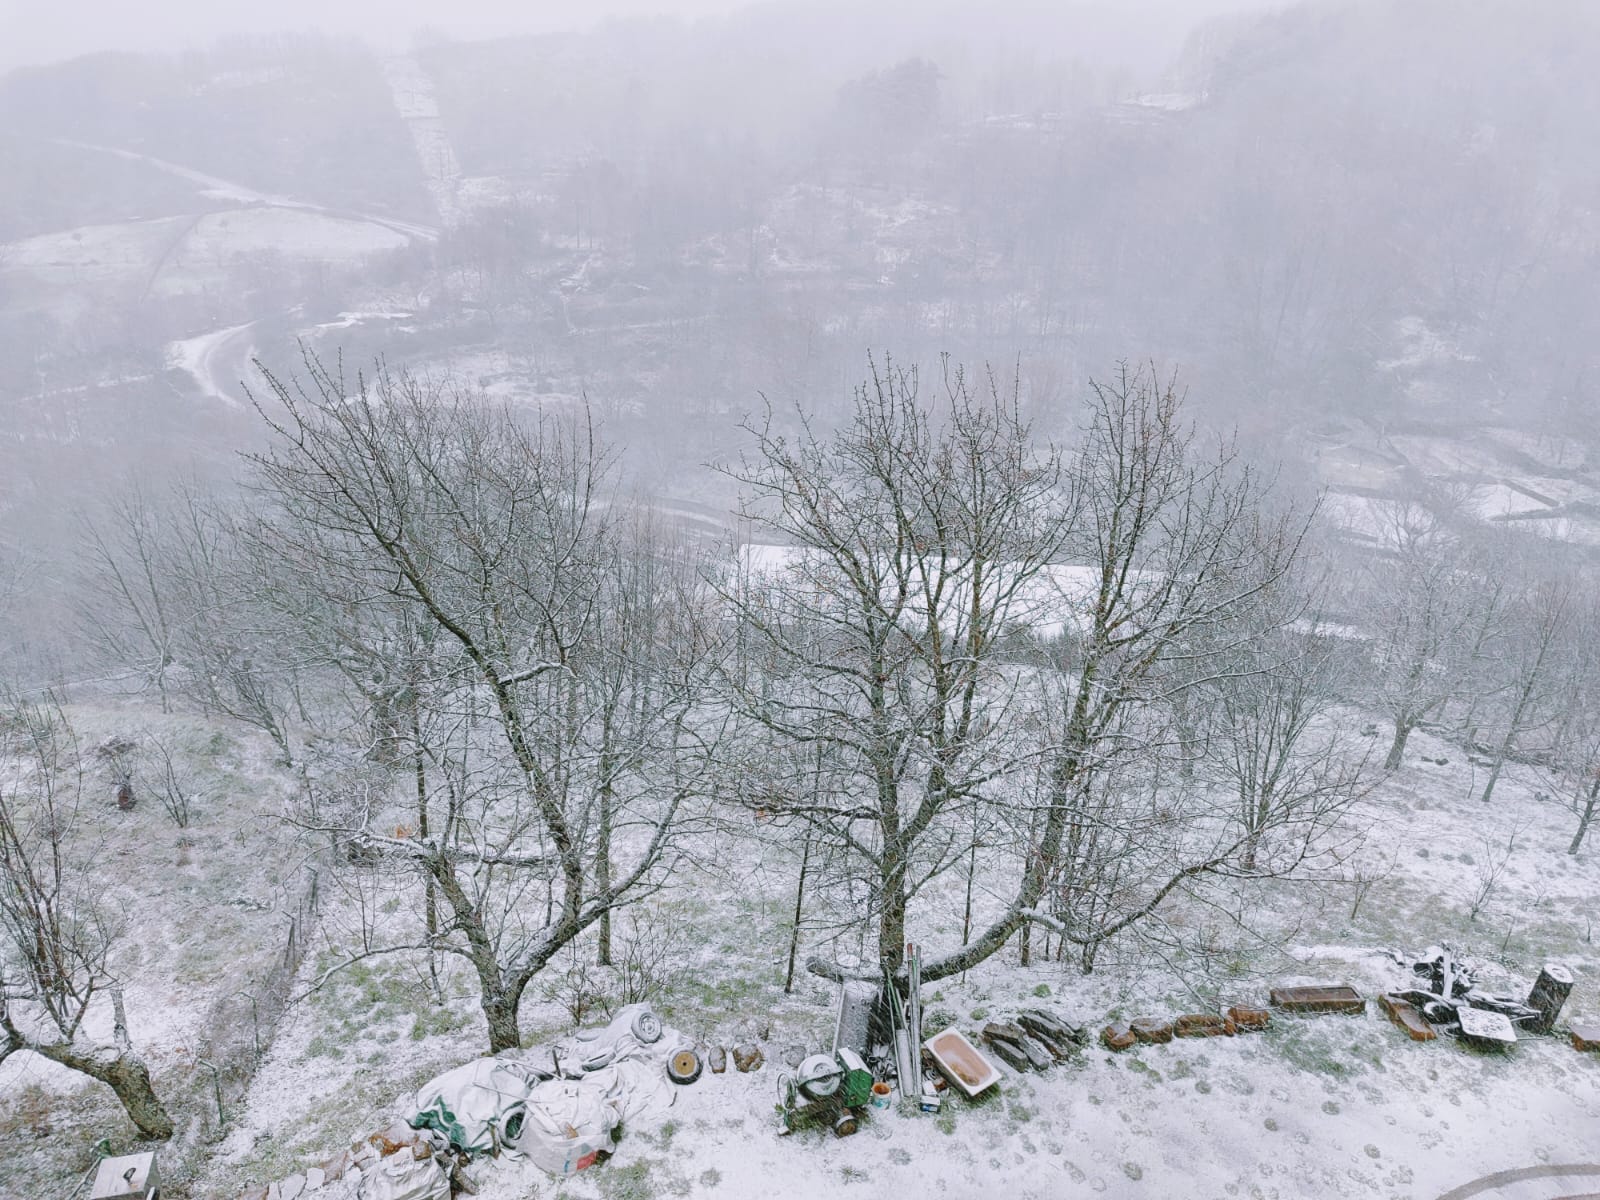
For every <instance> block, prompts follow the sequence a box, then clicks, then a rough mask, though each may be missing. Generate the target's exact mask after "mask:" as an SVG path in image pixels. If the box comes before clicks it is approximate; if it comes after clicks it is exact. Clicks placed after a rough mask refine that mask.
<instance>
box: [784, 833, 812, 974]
mask: <svg viewBox="0 0 1600 1200" xmlns="http://www.w3.org/2000/svg"><path fill="white" fill-rule="evenodd" d="M810 865H811V826H810V825H809V824H807V825H806V841H805V847H804V848H803V849H802V850H801V851H800V879H799V881H798V882H797V883H796V884H795V885H794V924H793V926H791V927H790V929H789V968H788V970H787V971H786V972H785V973H784V976H783V992H784V995H788V994H789V993H790V992H793V991H794V960H795V957H796V956H797V955H798V954H799V953H800V921H801V918H802V917H803V916H804V915H805V903H806V868H807V867H809V866H810Z"/></svg>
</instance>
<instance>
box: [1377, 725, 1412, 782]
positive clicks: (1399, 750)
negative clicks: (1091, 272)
mask: <svg viewBox="0 0 1600 1200" xmlns="http://www.w3.org/2000/svg"><path fill="white" fill-rule="evenodd" d="M1410 736H1411V720H1410V718H1409V717H1408V718H1403V719H1402V720H1399V721H1396V722H1395V723H1394V741H1392V742H1391V743H1389V755H1388V757H1387V758H1385V759H1384V760H1383V769H1384V770H1385V771H1393V770H1395V769H1396V768H1398V767H1399V766H1400V760H1401V759H1403V758H1404V757H1405V753H1406V739H1407V738H1408V737H1410Z"/></svg>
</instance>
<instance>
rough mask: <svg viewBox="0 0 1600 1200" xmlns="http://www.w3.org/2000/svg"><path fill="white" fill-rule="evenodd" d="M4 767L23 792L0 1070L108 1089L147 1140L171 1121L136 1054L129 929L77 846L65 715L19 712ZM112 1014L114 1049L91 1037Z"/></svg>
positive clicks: (167, 1130) (7, 875)
mask: <svg viewBox="0 0 1600 1200" xmlns="http://www.w3.org/2000/svg"><path fill="white" fill-rule="evenodd" d="M0 758H4V759H6V760H9V761H10V762H11V763H14V764H15V765H16V768H17V774H16V778H17V780H18V782H17V783H16V784H15V785H14V786H12V787H11V788H9V789H0V1034H3V1035H4V1036H3V1040H0V1061H4V1060H5V1059H6V1058H8V1057H10V1056H11V1055H12V1054H15V1053H17V1052H18V1051H22V1050H30V1051H32V1052H33V1053H35V1054H39V1055H41V1056H43V1057H45V1058H48V1059H50V1060H51V1061H52V1062H57V1063H60V1064H61V1065H62V1066H64V1067H67V1068H68V1069H70V1070H73V1071H78V1072H81V1073H82V1074H85V1075H88V1076H90V1077H91V1078H93V1079H97V1080H99V1081H100V1082H101V1083H104V1084H106V1085H107V1086H108V1087H110V1088H111V1090H112V1091H113V1092H115V1093H116V1096H117V1099H118V1100H119V1101H121V1103H122V1107H123V1108H124V1109H125V1110H126V1111H127V1114H128V1118H129V1119H130V1120H131V1121H132V1122H133V1123H134V1125H135V1126H137V1127H138V1130H139V1132H140V1134H141V1135H142V1136H144V1137H148V1138H168V1137H171V1136H172V1118H171V1117H170V1116H168V1114H167V1110H166V1108H165V1107H164V1106H163V1105H162V1103H161V1101H160V1099H159V1098H158V1097H157V1096H156V1093H155V1089H154V1087H153V1086H152V1084H151V1082H150V1071H149V1068H148V1067H147V1066H146V1065H145V1063H144V1060H143V1059H142V1058H140V1056H139V1054H138V1052H137V1051H136V1050H135V1049H134V1046H133V1042H132V1040H131V1039H130V1037H129V1035H128V1022H127V1017H126V1015H125V1014H124V1011H123V1002H122V985H121V981H120V980H119V979H118V977H117V974H116V971H115V970H114V968H113V966H112V962H111V959H112V953H113V951H114V949H115V946H116V943H117V941H118V939H119V937H120V936H121V933H122V930H121V927H120V926H119V925H118V923H117V922H116V921H115V919H114V918H113V916H112V914H111V913H110V911H109V908H108V906H106V905H104V904H103V903H101V902H100V900H99V891H100V889H99V886H98V885H97V883H96V881H95V879H94V877H93V862H92V857H91V856H89V855H87V854H86V853H85V851H84V848H83V846H82V845H80V844H79V836H80V834H81V832H82V831H81V822H80V819H79V814H80V807H81V802H82V787H81V782H82V781H81V775H80V770H79V766H78V754H77V747H76V743H75V741H74V739H73V736H72V730H71V727H70V726H69V725H68V724H67V722H66V719H65V717H64V716H63V714H62V713H61V712H60V710H59V709H57V708H53V707H46V706H39V705H14V706H12V707H11V708H10V710H9V711H7V712H6V713H5V715H4V717H3V718H0ZM102 1003H109V1004H110V1006H111V1015H112V1035H111V1041H110V1043H109V1044H107V1043H103V1042H99V1041H97V1040H95V1039H94V1038H92V1037H91V1036H90V1035H89V1034H88V1032H87V1030H86V1028H85V1026H86V1023H87V1021H88V1019H89V1018H90V1016H91V1013H92V1012H93V1011H94V1010H95V1009H96V1008H98V1007H99V1006H100V1005H101V1004H102Z"/></svg>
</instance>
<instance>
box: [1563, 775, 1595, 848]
mask: <svg viewBox="0 0 1600 1200" xmlns="http://www.w3.org/2000/svg"><path fill="white" fill-rule="evenodd" d="M1597 799H1600V775H1596V776H1595V778H1594V782H1593V783H1591V784H1590V785H1589V795H1588V797H1587V799H1586V800H1585V801H1584V805H1583V811H1582V812H1581V813H1579V814H1578V832H1577V833H1575V834H1573V835H1572V845H1570V846H1568V847H1567V853H1568V854H1576V853H1577V852H1578V848H1579V847H1581V846H1582V845H1583V836H1584V834H1586V833H1588V832H1589V822H1590V821H1592V820H1594V808H1595V801H1596V800H1597Z"/></svg>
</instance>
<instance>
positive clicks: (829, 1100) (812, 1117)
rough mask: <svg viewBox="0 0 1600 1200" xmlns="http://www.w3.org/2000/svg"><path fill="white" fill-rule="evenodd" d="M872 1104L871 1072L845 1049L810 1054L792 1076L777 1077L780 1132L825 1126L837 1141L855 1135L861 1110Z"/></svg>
mask: <svg viewBox="0 0 1600 1200" xmlns="http://www.w3.org/2000/svg"><path fill="white" fill-rule="evenodd" d="M871 1103H872V1072H871V1071H869V1070H867V1064H866V1063H865V1062H863V1061H862V1059H861V1056H860V1055H859V1054H857V1053H856V1052H855V1051H854V1050H852V1049H850V1048H849V1047H848V1046H845V1047H841V1048H840V1049H839V1050H837V1051H836V1052H834V1053H833V1054H813V1055H812V1056H811V1057H810V1058H808V1059H806V1060H805V1061H804V1062H802V1063H801V1064H800V1065H799V1066H798V1067H797V1068H795V1072H794V1074H793V1075H780V1076H778V1113H779V1115H780V1116H781V1117H782V1118H783V1132H785V1133H791V1132H793V1131H794V1130H796V1129H801V1128H805V1127H807V1126H819V1125H826V1126H827V1127H828V1128H830V1129H832V1130H833V1132H834V1134H835V1135H837V1136H838V1137H848V1136H849V1135H850V1134H852V1133H854V1132H855V1131H856V1127H857V1125H858V1124H859V1122H860V1117H861V1110H862V1109H864V1108H866V1107H867V1105H869V1104H871Z"/></svg>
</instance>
